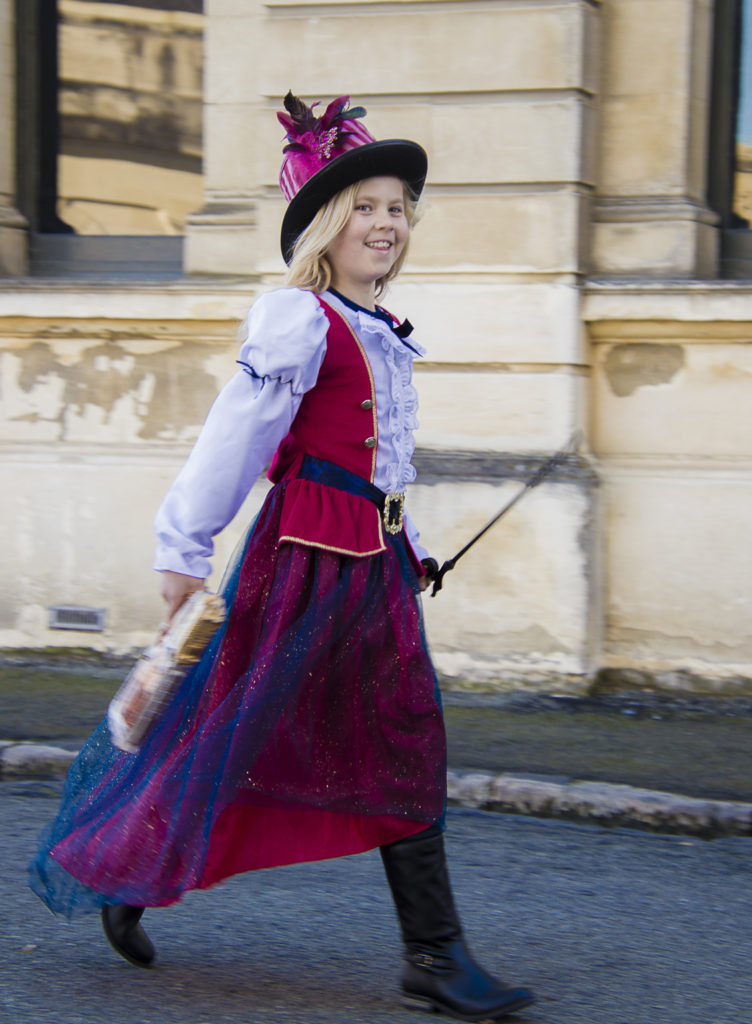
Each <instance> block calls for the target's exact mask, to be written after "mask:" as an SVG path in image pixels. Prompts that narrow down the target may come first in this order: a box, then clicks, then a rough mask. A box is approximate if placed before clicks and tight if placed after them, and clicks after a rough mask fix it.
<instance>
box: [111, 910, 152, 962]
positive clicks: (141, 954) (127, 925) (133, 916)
mask: <svg viewBox="0 0 752 1024" xmlns="http://www.w3.org/2000/svg"><path fill="white" fill-rule="evenodd" d="M143 912H144V908H143V907H129V906H128V905H127V904H126V903H121V904H118V905H117V906H114V907H102V927H103V928H104V933H105V935H106V936H107V939H108V941H109V943H110V945H111V946H112V948H113V949H114V950H115V952H116V953H119V954H120V956H122V957H123V958H124V959H125V960H127V961H128V963H130V964H133V965H134V967H151V965H152V963H153V961H154V957H155V952H154V946H152V944H151V940H150V939H149V936H148V935H147V934H146V932H145V931H144V929H143V928H142V927H141V925H140V924H139V921H140V920H141V915H142V914H143Z"/></svg>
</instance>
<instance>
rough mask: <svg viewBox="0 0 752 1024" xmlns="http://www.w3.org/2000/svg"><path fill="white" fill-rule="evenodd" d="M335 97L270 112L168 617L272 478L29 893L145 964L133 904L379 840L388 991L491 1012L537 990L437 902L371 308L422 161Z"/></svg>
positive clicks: (429, 685) (405, 403)
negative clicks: (259, 275) (270, 266)
mask: <svg viewBox="0 0 752 1024" xmlns="http://www.w3.org/2000/svg"><path fill="white" fill-rule="evenodd" d="M347 102H348V99H347V97H341V98H340V99H338V100H335V101H334V102H333V103H331V104H330V105H329V107H328V108H327V110H326V112H325V113H324V114H323V116H321V117H316V115H315V114H314V113H313V110H312V109H309V108H308V107H307V106H306V105H305V104H303V103H302V102H301V101H300V100H298V99H297V98H295V97H293V96H292V95H291V94H288V95H287V97H286V98H285V107H286V110H287V113H286V114H279V115H278V117H279V119H280V121H281V123H282V124H283V125H284V127H285V128H286V130H287V138H288V145H287V146H286V147H285V160H284V164H283V167H282V173H281V176H280V184H281V188H282V191H283V193H284V195H285V198H286V199H287V200H288V202H289V206H288V208H287V211H286V213H285V217H284V220H283V224H282V252H283V255H284V257H285V259H286V261H287V262H288V264H289V273H288V278H287V287H286V288H282V289H280V290H277V291H273V292H270V293H268V294H265V295H262V296H261V298H259V299H258V301H257V302H256V304H255V305H254V307H253V309H252V310H251V313H250V314H249V316H248V319H247V322H246V332H245V340H244V341H243V344H242V348H241V353H240V360H239V362H240V366H241V369H240V371H239V372H238V373H237V374H236V376H235V377H234V378H233V379H232V380H231V381H230V382H229V384H228V385H227V386H226V387H225V388H224V389H223V391H222V392H221V393H220V395H219V396H218V398H217V400H216V401H215V403H214V405H213V407H212V409H211V411H210V413H209V416H208V418H207V421H206V424H205V425H204V427H203V429H202V432H201V435H200V436H199V439H198V441H197V443H196V446H195V448H194V450H193V452H192V453H191V455H190V457H189V459H188V461H187V463H186V465H185V466H184V468H183V469H182V470H181V472H180V474H179V475H178V477H177V479H176V481H175V483H174V484H173V486H172V488H171V489H170V491H169V493H168V494H167V497H166V498H165V500H164V502H163V504H162V506H161V508H160V509H159V512H158V514H157V519H156V533H157V537H158V540H159V546H158V549H157V558H156V562H155V568H156V569H158V570H159V571H160V572H161V573H162V581H163V582H162V594H163V596H164V598H165V601H166V602H167V609H168V614H169V615H170V616H172V615H173V614H174V612H175V611H176V610H177V609H178V608H179V607H180V606H181V605H182V604H183V602H184V601H185V600H186V599H187V598H188V597H189V596H190V594H192V593H193V592H194V591H196V590H198V589H200V588H202V587H203V585H204V580H205V578H206V576H207V575H208V574H209V570H210V563H209V558H210V556H211V554H212V537H213V536H214V535H215V534H216V533H217V532H219V531H220V530H221V529H222V528H223V527H224V526H225V525H226V524H227V523H228V522H229V521H230V520H231V519H232V517H233V516H234V515H235V513H236V512H237V511H238V509H239V508H240V505H241V504H242V502H243V499H244V498H245V496H246V494H247V493H248V491H249V489H250V487H251V486H252V484H253V482H254V481H255V480H256V478H257V477H258V475H259V473H260V472H261V471H262V470H263V469H264V467H265V466H266V465H267V464H268V463H269V460H270V459H271V466H270V469H269V477H270V479H271V480H272V482H273V484H274V486H273V488H272V490H271V492H270V493H269V495H268V497H267V499H266V501H265V502H264V505H263V507H262V509H261V512H260V513H259V515H258V517H257V519H256V521H255V523H254V524H253V526H252V527H251V530H250V533H249V537H248V538H247V540H246V542H245V544H244V545H243V546H242V549H241V553H240V555H239V556H238V558H237V560H236V564H235V565H233V566H232V567H231V568H230V569H229V570H228V573H227V576H226V579H225V582H224V583H223V587H222V593H223V596H224V597H225V599H226V602H227V606H228V609H229V612H228V617H227V620H226V622H225V624H224V626H223V627H222V628H221V629H220V631H219V633H218V634H217V635H216V636H215V638H214V639H213V641H212V642H211V644H210V645H209V647H208V649H207V651H206V653H205V655H204V656H203V658H202V660H201V661H200V662H199V664H198V665H197V666H196V667H195V668H194V669H193V670H192V671H191V672H190V673H189V675H188V676H187V677H186V679H185V680H184V682H183V683H182V685H181V687H180V689H179V691H178V693H177V694H176V696H175V697H174V699H173V700H172V701H171V702H170V704H169V706H168V708H167V710H166V711H165V713H164V714H163V715H162V717H161V718H160V720H159V722H158V723H157V725H156V726H155V727H154V728H153V729H152V731H151V732H150V733H149V734H148V736H147V739H146V740H145V742H144V743H143V745H142V747H141V749H140V750H139V752H138V753H137V754H126V753H123V752H121V751H119V750H116V749H115V748H114V747H113V746H112V743H111V742H110V738H109V734H108V730H107V726H106V724H103V725H102V726H100V728H99V729H98V730H97V731H96V732H95V733H94V734H93V736H92V737H91V738H90V739H89V741H87V743H86V745H85V746H84V748H83V750H82V751H81V754H80V755H79V757H78V759H77V761H76V763H75V764H74V766H73V767H72V769H71V772H70V775H69V777H68V780H67V782H66V789H65V793H64V796H63V802H62V806H61V810H60V813H59V815H58V818H57V820H56V821H55V823H54V824H53V826H52V827H51V829H50V830H48V833H47V835H46V836H45V837H44V840H43V843H42V849H41V851H40V853H39V855H38V857H37V859H36V861H35V862H34V864H33V865H32V885H33V887H34V889H35V891H36V892H37V893H38V894H39V895H40V896H41V897H42V899H44V900H45V902H46V903H47V904H48V906H49V907H50V908H51V909H52V910H53V911H55V912H58V913H65V914H67V915H68V916H72V915H73V914H74V913H76V912H77V911H78V910H81V909H91V908H101V914H102V920H103V925H104V929H105V933H106V935H107V938H108V939H109V941H110V943H111V944H112V946H113V947H114V948H115V949H116V950H117V952H118V953H119V954H120V955H121V956H123V957H125V959H126V960H128V961H130V962H131V963H133V964H135V965H137V966H141V967H148V966H150V965H151V963H152V962H153V960H154V956H155V953H154V948H153V946H152V944H151V942H150V941H149V939H148V937H147V935H146V932H145V931H144V929H143V927H142V926H141V924H140V919H141V916H142V914H143V910H144V908H145V907H147V906H148V907H156V906H165V905H167V904H169V903H172V902H174V901H176V900H179V899H180V897H181V895H182V894H183V893H184V892H186V891H187V890H189V889H194V888H205V887H208V886H211V885H214V884H216V883H217V882H219V881H221V880H222V879H224V878H227V877H228V876H230V875H232V874H236V873H238V872H242V871H249V870H253V869H257V868H263V867H270V866H273V865H279V864H286V863H293V862H299V861H307V860H317V859H323V858H326V857H335V856H341V855H344V854H352V853H357V852H360V851H363V850H368V849H373V848H374V847H379V848H380V851H381V856H382V858H383V862H384V866H385V869H386V874H387V879H388V881H389V885H390V887H391V890H392V894H393V896H394V901H395V905H396V908H397V913H398V916H399V919H400V924H401V927H402V934H403V938H404V942H405V948H406V964H405V968H404V972H403V978H402V988H403V992H404V994H405V998H406V1000H407V1001H409V1002H410V1004H411V1005H417V1006H420V1007H423V1008H426V1009H436V1010H441V1011H443V1012H445V1013H447V1014H449V1015H450V1016H454V1017H457V1018H459V1019H461V1020H470V1021H479V1020H482V1019H489V1018H491V1019H498V1018H501V1017H504V1016H506V1015H507V1014H509V1013H512V1012H513V1011H515V1010H518V1009H521V1008H522V1007H524V1006H527V1005H529V1004H530V1003H531V1002H532V1001H533V996H532V994H531V993H530V992H529V991H528V990H527V989H524V988H511V987H508V986H505V985H503V984H501V983H500V982H498V981H496V980H495V979H493V978H492V977H490V976H489V975H488V974H487V973H486V972H485V971H483V970H482V968H480V967H479V966H478V965H477V964H475V963H474V961H473V960H472V959H471V958H470V956H469V954H468V952H467V950H466V947H465V945H464V942H463V939H462V932H461V928H460V924H459V921H458V919H457V915H456V912H455V909H454V905H453V901H452V895H451V890H450V887H449V880H448V875H447V871H446V866H445V860H444V847H443V838H442V827H443V826H442V818H443V810H444V804H445V798H446V790H445V787H446V753H445V738H444V729H443V722H442V717H441V709H440V704H439V694H438V686H437V682H436V677H435V674H434V671H433V668H432V666H431V662H430V659H429V655H428V652H427V649H426V643H425V639H424V635H423V630H422V624H421V615H420V608H419V600H418V594H419V591H420V590H421V589H423V587H424V586H425V584H426V583H427V581H428V579H429V578H430V576H431V574H432V573H433V572H435V571H436V563H435V562H433V561H432V560H431V559H429V558H428V557H427V552H425V550H424V549H423V548H422V547H421V546H420V543H419V540H418V534H417V531H416V530H415V527H414V526H413V524H412V521H411V520H410V517H409V515H408V513H407V512H406V511H405V508H404V492H405V488H406V486H407V484H408V483H410V482H411V481H412V480H413V479H414V477H415V470H414V469H413V467H412V465H411V463H410V459H411V456H412V453H413V449H414V441H413V430H414V428H415V427H416V426H417V421H416V394H415V390H414V388H413V386H412V384H411V373H412V362H413V359H414V358H415V357H416V356H418V355H421V354H422V349H421V348H420V347H419V346H418V345H417V344H416V343H415V342H414V341H412V340H411V338H410V333H411V327H410V325H409V324H408V322H407V321H405V322H404V323H403V324H398V323H397V322H396V321H395V320H394V319H393V318H392V316H391V315H390V314H389V313H387V312H386V311H385V310H384V309H382V308H381V307H380V306H377V305H376V298H377V296H378V295H379V294H380V293H381V291H382V290H383V289H384V287H385V285H386V284H387V282H388V281H390V280H391V279H392V278H394V277H395V276H396V274H397V273H398V272H399V269H400V267H401V266H402V263H403V261H404V259H405V254H406V252H407V243H408V235H409V231H410V228H411V226H412V224H413V223H414V221H415V208H416V202H417V199H418V197H419V195H420V192H421V190H422V188H423V184H424V181H425V177H426V155H425V152H424V151H423V149H422V148H421V147H420V146H418V145H417V144H416V143H414V142H408V141H404V140H387V141H379V142H377V141H376V140H374V138H373V137H372V136H371V135H370V134H369V133H368V132H367V131H366V129H365V128H364V127H363V125H362V123H361V118H362V116H363V115H364V113H365V111H364V110H362V109H360V108H359V109H355V110H348V109H347Z"/></svg>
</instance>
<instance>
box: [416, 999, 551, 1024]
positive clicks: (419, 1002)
mask: <svg viewBox="0 0 752 1024" xmlns="http://www.w3.org/2000/svg"><path fill="white" fill-rule="evenodd" d="M534 1002H535V997H534V996H520V998H519V999H516V1000H515V1001H514V1002H511V1003H509V1005H508V1006H505V1007H504V1010H503V1012H502V1013H496V1015H495V1016H494V1015H493V1014H489V1013H483V1014H481V1015H480V1016H479V1015H478V1014H471V1015H467V1014H463V1013H458V1012H457V1011H456V1010H452V1009H450V1008H449V1007H448V1006H444V1005H443V1004H442V1003H437V1002H436V1000H435V999H429V998H428V996H414V995H408V994H407V993H406V992H405V993H403V995H402V1005H403V1006H404V1007H405V1008H406V1009H408V1010H422V1011H423V1013H443V1014H445V1015H446V1016H447V1017H453V1018H454V1019H455V1020H464V1021H468V1022H469V1024H479V1022H480V1021H484V1020H492V1021H497V1020H503V1019H504V1017H508V1016H509V1014H510V1013H517V1011H518V1010H524V1009H525V1007H526V1006H532V1005H533V1003H534Z"/></svg>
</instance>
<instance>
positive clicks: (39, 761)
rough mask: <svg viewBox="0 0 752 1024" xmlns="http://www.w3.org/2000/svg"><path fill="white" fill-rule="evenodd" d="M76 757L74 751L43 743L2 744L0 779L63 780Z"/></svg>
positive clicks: (0, 744)
mask: <svg viewBox="0 0 752 1024" xmlns="http://www.w3.org/2000/svg"><path fill="white" fill-rule="evenodd" d="M75 756H76V751H74V750H62V749H61V748H60V747H49V746H45V745H44V744H43V743H32V742H21V743H14V742H8V741H2V742H0V779H22V778H26V779H29V778H32V779H37V778H43V779H60V778H63V777H64V776H65V774H66V772H67V771H68V769H69V768H70V766H71V764H72V762H73V759H74V758H75Z"/></svg>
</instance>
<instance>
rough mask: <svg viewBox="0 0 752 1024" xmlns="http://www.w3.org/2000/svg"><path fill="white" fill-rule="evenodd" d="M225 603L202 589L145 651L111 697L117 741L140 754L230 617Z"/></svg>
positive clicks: (112, 729) (110, 713)
mask: <svg viewBox="0 0 752 1024" xmlns="http://www.w3.org/2000/svg"><path fill="white" fill-rule="evenodd" d="M225 615H226V609H225V602H224V599H223V598H222V597H220V596H219V595H218V594H210V593H209V592H208V591H206V590H199V591H197V592H196V593H195V594H193V595H192V596H191V597H190V598H189V599H188V600H187V601H186V602H185V604H184V605H183V606H182V607H181V608H180V609H179V610H178V611H177V612H176V613H175V615H174V617H173V620H172V622H171V624H170V626H169V628H168V629H167V630H166V631H165V632H163V633H162V634H161V635H160V637H159V638H158V639H157V641H156V642H155V643H154V644H152V645H151V646H150V647H147V649H146V650H145V651H144V652H143V654H142V655H141V657H140V658H139V659H138V661H137V662H136V664H135V665H134V666H133V668H132V669H131V671H130V672H129V673H128V675H127V676H126V678H125V680H124V682H123V684H122V685H121V687H120V689H119V690H118V691H117V693H116V694H115V696H114V697H113V698H112V700H111V701H110V706H109V709H108V712H107V721H108V724H109V727H110V734H111V736H112V742H113V743H114V744H115V746H116V747H119V748H120V749H121V750H126V751H128V752H129V753H135V752H136V751H137V750H138V749H139V747H140V745H141V743H142V741H143V739H144V737H145V736H146V734H147V733H148V731H149V729H150V727H151V726H152V725H153V723H154V722H155V721H156V720H157V719H158V718H159V715H160V713H161V711H162V708H164V707H165V705H166V704H167V703H168V702H169V700H170V698H171V697H172V695H173V694H174V693H175V691H176V690H177V688H178V686H179V685H180V683H181V681H182V680H183V679H184V678H185V675H186V673H187V672H188V669H189V668H190V667H191V666H192V665H195V664H196V662H197V661H199V660H200V659H201V656H202V655H203V653H204V651H205V650H206V648H207V646H208V644H209V641H210V640H211V638H212V637H213V636H214V634H215V633H216V631H217V629H218V628H219V627H220V626H221V625H222V623H223V622H224V620H225Z"/></svg>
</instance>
